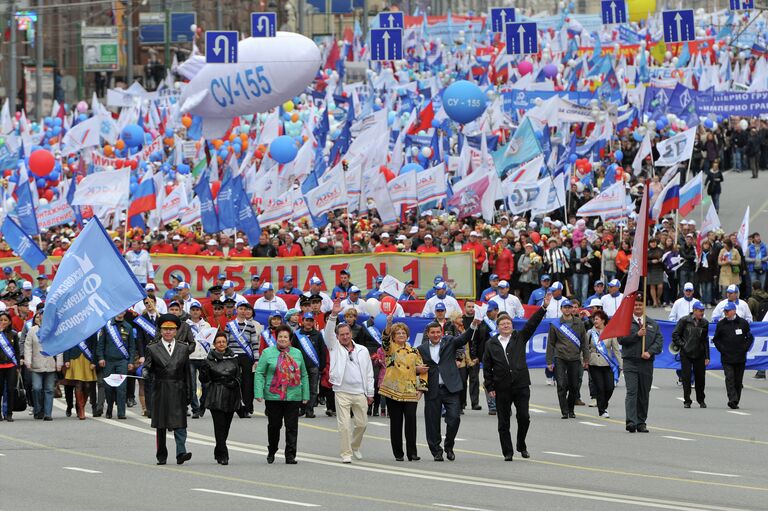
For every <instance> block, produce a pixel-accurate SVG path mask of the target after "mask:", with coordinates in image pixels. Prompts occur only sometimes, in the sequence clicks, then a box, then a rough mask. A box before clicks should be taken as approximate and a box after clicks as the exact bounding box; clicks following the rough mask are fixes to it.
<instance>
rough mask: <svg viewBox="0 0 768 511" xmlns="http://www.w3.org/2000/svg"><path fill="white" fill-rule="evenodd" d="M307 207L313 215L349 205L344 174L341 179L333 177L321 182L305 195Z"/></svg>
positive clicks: (319, 214)
mask: <svg viewBox="0 0 768 511" xmlns="http://www.w3.org/2000/svg"><path fill="white" fill-rule="evenodd" d="M304 200H306V202H307V208H308V209H309V212H310V213H312V215H313V216H316V217H318V216H321V215H323V214H324V213H327V212H328V211H331V210H334V209H336V208H344V207H346V206H347V189H346V187H345V184H344V176H341V179H332V180H330V181H327V182H325V183H322V184H320V185H319V186H318V187H317V188H315V189H313V190H310V191H309V193H307V194H306V195H304Z"/></svg>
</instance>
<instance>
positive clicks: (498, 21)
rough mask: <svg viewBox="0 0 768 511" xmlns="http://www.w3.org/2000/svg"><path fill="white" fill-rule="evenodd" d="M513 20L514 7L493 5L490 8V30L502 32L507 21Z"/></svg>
mask: <svg viewBox="0 0 768 511" xmlns="http://www.w3.org/2000/svg"><path fill="white" fill-rule="evenodd" d="M514 21H515V8H514V7H493V8H492V9H491V31H492V32H499V33H503V32H504V27H505V26H506V25H507V23H513V22H514Z"/></svg>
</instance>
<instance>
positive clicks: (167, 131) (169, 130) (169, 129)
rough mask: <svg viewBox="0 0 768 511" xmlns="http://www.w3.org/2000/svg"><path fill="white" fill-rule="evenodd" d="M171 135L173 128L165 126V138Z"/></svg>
mask: <svg viewBox="0 0 768 511" xmlns="http://www.w3.org/2000/svg"><path fill="white" fill-rule="evenodd" d="M171 137H173V129H171V128H165V138H171Z"/></svg>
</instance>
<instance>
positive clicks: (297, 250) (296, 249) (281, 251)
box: [277, 243, 304, 257]
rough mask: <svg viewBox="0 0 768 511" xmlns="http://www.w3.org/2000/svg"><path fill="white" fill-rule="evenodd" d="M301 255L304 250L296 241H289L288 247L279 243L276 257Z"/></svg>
mask: <svg viewBox="0 0 768 511" xmlns="http://www.w3.org/2000/svg"><path fill="white" fill-rule="evenodd" d="M303 255H304V251H303V250H302V249H301V245H299V244H298V243H291V245H290V247H289V246H288V245H280V247H279V248H278V249H277V257H301V256H303Z"/></svg>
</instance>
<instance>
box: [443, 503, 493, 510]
mask: <svg viewBox="0 0 768 511" xmlns="http://www.w3.org/2000/svg"><path fill="white" fill-rule="evenodd" d="M432 505H433V506H435V507H444V508H447V509H461V510H463V511H490V510H489V509H484V508H482V507H466V506H456V505H454V504H437V503H433V504H432Z"/></svg>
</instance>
